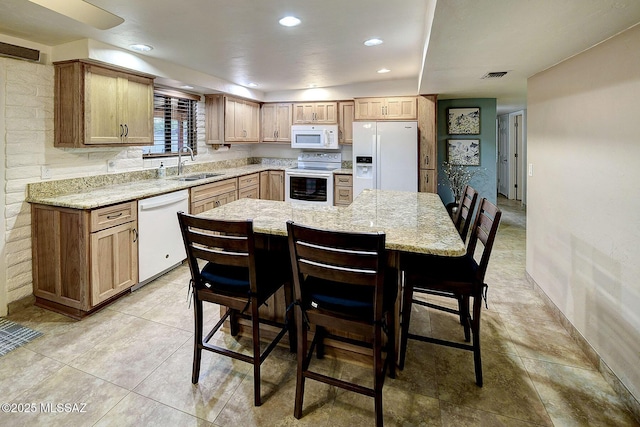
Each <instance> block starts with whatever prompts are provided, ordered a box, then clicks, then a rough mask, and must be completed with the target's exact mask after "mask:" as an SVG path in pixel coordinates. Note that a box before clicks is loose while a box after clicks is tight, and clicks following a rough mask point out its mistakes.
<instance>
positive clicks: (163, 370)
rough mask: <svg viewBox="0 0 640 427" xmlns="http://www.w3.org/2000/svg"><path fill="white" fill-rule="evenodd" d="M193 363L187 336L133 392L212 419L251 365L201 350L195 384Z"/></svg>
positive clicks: (191, 349) (191, 350)
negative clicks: (194, 382)
mask: <svg viewBox="0 0 640 427" xmlns="http://www.w3.org/2000/svg"><path fill="white" fill-rule="evenodd" d="M192 366H193V343H192V341H191V340H188V342H186V343H184V344H183V345H182V346H181V347H180V348H179V349H178V351H176V352H175V353H173V354H172V355H171V356H170V357H169V358H167V360H165V361H164V363H162V364H161V365H160V366H159V367H158V368H157V369H156V370H155V371H154V372H153V373H152V374H151V375H149V376H148V377H147V378H146V379H145V380H144V381H142V383H140V385H138V386H137V387H136V389H135V392H136V393H138V394H141V395H143V396H146V397H148V398H150V399H153V400H155V401H158V402H161V403H163V404H165V405H168V406H171V407H172V408H175V409H178V410H180V411H183V412H185V413H187V414H191V415H194V416H197V417H199V418H202V419H206V420H208V421H211V422H213V421H214V420H215V418H216V417H217V416H218V414H219V413H220V411H222V409H223V408H224V406H225V405H226V404H227V402H228V401H229V399H230V398H231V396H232V395H233V393H234V392H235V391H236V389H237V388H238V386H239V385H240V383H241V382H242V380H243V379H244V377H245V376H246V375H247V373H248V371H249V369H250V368H251V365H249V364H248V363H245V362H241V361H238V360H234V359H231V358H228V357H224V356H221V355H218V354H213V353H211V352H208V351H203V352H202V363H201V366H200V377H199V380H198V384H195V385H194V384H192V383H191V372H192V370H191V368H192ZM252 396H253V395H252Z"/></svg>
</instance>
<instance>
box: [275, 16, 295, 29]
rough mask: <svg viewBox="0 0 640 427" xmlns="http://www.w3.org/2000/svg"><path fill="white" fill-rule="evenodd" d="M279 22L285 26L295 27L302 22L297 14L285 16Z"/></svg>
mask: <svg viewBox="0 0 640 427" xmlns="http://www.w3.org/2000/svg"><path fill="white" fill-rule="evenodd" d="M278 22H279V23H280V25H283V26H285V27H295V26H296V25H298V24H300V20H299V19H298V18H296V17H295V16H285V17H284V18H282V19H281V20H280V21H278Z"/></svg>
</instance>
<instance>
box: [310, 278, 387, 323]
mask: <svg viewBox="0 0 640 427" xmlns="http://www.w3.org/2000/svg"><path fill="white" fill-rule="evenodd" d="M389 276H390V277H389ZM386 277H387V278H388V280H387V283H386V284H385V286H384V293H385V295H384V297H383V298H384V306H383V310H384V311H387V310H389V309H391V307H392V306H393V304H394V302H395V300H396V295H397V293H398V286H397V285H396V283H395V277H396V276H395V274H392V273H390V274H388V275H387V276H386ZM303 287H304V289H306V292H305V294H306V298H305V299H306V300H307V301H308V303H309V304H310V305H311V307H312V308H317V309H320V310H326V311H330V312H333V313H338V314H341V315H343V316H346V317H356V318H360V319H363V320H367V321H373V292H374V289H373V288H371V287H365V286H358V285H348V284H344V283H338V282H333V281H330V280H322V279H318V278H316V277H308V278H307V279H306V280H305V282H304V286H303Z"/></svg>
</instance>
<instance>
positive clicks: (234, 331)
mask: <svg viewBox="0 0 640 427" xmlns="http://www.w3.org/2000/svg"><path fill="white" fill-rule="evenodd" d="M230 311H231V313H230V315H229V329H230V332H231V336H232V337H235V336H237V335H238V333H240V327H239V326H238V311H237V310H233V309H230Z"/></svg>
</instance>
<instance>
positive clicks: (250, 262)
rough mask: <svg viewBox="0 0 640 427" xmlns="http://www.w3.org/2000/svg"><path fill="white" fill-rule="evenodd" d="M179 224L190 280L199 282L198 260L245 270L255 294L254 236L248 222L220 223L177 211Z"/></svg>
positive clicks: (219, 221)
mask: <svg viewBox="0 0 640 427" xmlns="http://www.w3.org/2000/svg"><path fill="white" fill-rule="evenodd" d="M178 221H179V223H180V229H181V231H182V238H183V241H184V245H185V250H186V252H187V261H188V263H189V268H190V269H191V275H192V277H194V278H197V279H198V280H197V281H200V280H201V274H200V266H199V265H198V260H203V261H207V262H211V263H214V264H218V265H227V266H236V267H246V268H248V269H249V282H250V286H251V289H252V291H254V292H255V291H256V268H255V256H254V255H255V237H254V234H253V223H252V221H251V220H246V221H221V220H214V219H208V218H202V217H197V216H193V215H188V214H185V213H183V212H178ZM198 285H199V283H198Z"/></svg>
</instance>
